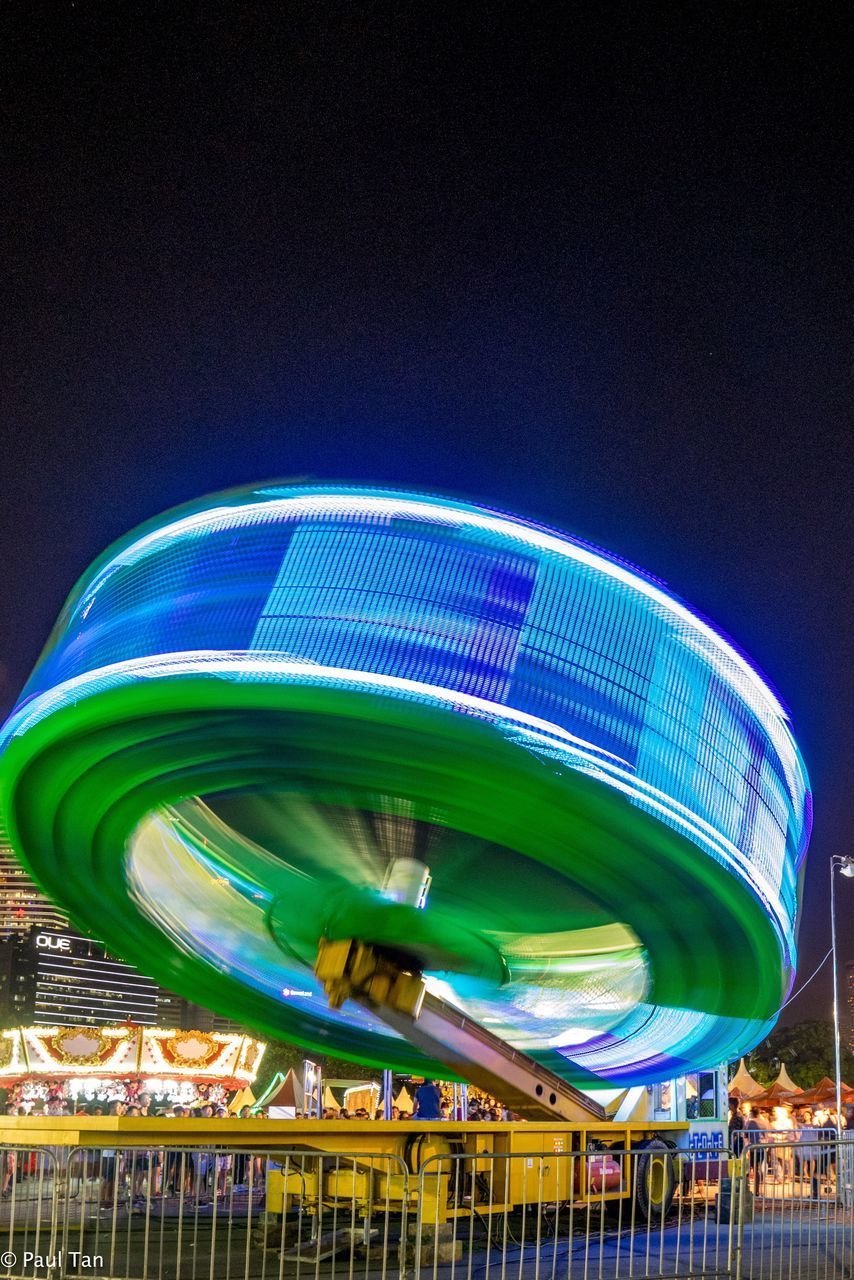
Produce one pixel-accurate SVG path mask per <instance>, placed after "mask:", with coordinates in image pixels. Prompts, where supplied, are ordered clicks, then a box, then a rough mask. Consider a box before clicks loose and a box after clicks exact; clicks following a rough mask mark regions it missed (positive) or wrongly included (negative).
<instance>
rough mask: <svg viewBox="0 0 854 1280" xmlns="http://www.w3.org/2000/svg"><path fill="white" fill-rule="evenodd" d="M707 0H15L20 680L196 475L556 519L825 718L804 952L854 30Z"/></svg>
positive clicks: (847, 378)
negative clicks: (277, 480) (662, 583)
mask: <svg viewBox="0 0 854 1280" xmlns="http://www.w3.org/2000/svg"><path fill="white" fill-rule="evenodd" d="M670 8H672V9H673V10H676V8H677V6H670ZM678 8H679V16H676V17H671V18H670V19H668V21H667V24H665V23H663V22H662V23H660V24H658V25H656V23H655V20H654V12H655V7H654V6H647V5H633V6H626V7H625V9H623V8H618V7H612V6H610V5H608V4H604V3H603V4H598V3H597V4H591V5H584V6H579V7H575V6H571V5H570V6H555V7H554V9H553V10H550V9H549V8H548V7H547V6H546V7H541V6H537V5H526V4H516V5H506V6H505V5H498V4H495V5H489V6H486V5H473V6H466V7H465V14H464V15H458V16H457V17H456V18H454V19H453V21H452V22H450V23H446V22H445V20H443V19H441V14H440V7H439V6H429V5H423V6H422V5H418V4H412V5H401V6H400V7H399V8H392V7H380V6H379V5H376V4H355V5H352V6H341V8H332V7H331V6H326V5H316V4H283V5H282V4H275V3H270V4H249V3H247V4H240V3H237V2H235V3H233V4H227V3H219V4H217V3H207V4H205V3H187V2H185V3H180V2H179V3H177V4H175V3H169V4H165V3H156V2H155V3H147V4H136V3H115V0H104V2H103V3H94V2H92V3H89V2H87V0H77V2H76V3H75V4H72V3H69V2H68V0H53V3H52V4H46V5H44V6H39V5H38V4H36V5H33V4H31V3H27V4H24V3H20V4H18V3H15V2H14V0H13V2H11V3H10V2H9V0H7V3H6V4H4V6H3V8H2V10H0V50H2V53H0V61H2V63H3V65H2V75H0V128H2V132H3V137H2V151H0V164H1V165H2V170H3V172H2V191H3V197H2V207H0V228H2V231H0V234H2V249H0V253H2V261H1V262H0V265H1V266H2V274H1V275H0V282H1V283H0V289H2V299H0V316H2V324H3V330H4V332H3V339H2V343H1V344H0V402H1V403H2V416H0V422H2V433H3V434H2V454H1V455H0V465H2V489H1V490H0V565H2V579H0V581H2V613H0V663H2V667H0V703H2V706H3V707H4V708H8V706H9V705H10V703H11V702H12V700H13V699H14V697H15V695H16V693H17V691H18V689H19V687H20V685H21V684H22V682H23V680H24V678H25V676H26V674H27V672H28V670H29V668H30V667H31V665H32V664H33V662H34V660H35V658H36V655H37V653H38V650H39V647H40V645H41V643H42V642H43V640H44V639H45V637H46V635H47V632H48V630H49V628H50V626H51V624H52V623H53V621H54V618H55V616H56V613H57V611H58V609H59V607H60V604H61V602H62V600H63V598H64V596H65V594H66V593H67V591H68V589H69V588H70V587H71V585H72V583H73V581H74V579H75V578H76V577H77V576H78V574H79V573H80V572H82V570H83V569H84V568H85V567H86V565H87V563H88V562H89V561H90V560H91V559H92V558H93V557H94V556H95V555H96V554H97V553H98V552H99V551H100V550H101V549H102V548H103V547H104V546H105V545H106V544H107V543H108V542H110V541H111V540H112V539H114V538H115V537H117V536H118V535H119V534H121V533H123V532H124V531H125V530H127V529H128V528H130V527H131V526H132V525H134V524H136V523H137V522H138V521H140V520H143V519H144V518H146V517H149V516H151V515H153V514H156V513H157V512H159V511H161V510H162V509H163V508H165V507H167V506H169V505H171V504H173V503H177V502H181V501H183V500H185V499H188V498H191V497H193V496H196V495H198V494H201V493H204V492H206V491H210V490H215V489H217V488H223V487H226V486H231V485H234V484H238V483H241V482H249V481H252V480H260V479H267V478H271V477H281V476H290V475H298V474H299V475H311V476H316V477H319V478H333V479H338V478H340V479H355V480H366V481H375V482H379V483H389V482H393V483H400V484H411V485H414V486H420V487H426V488H432V489H440V490H450V491H454V492H462V493H466V494H468V495H470V496H473V497H475V498H478V499H481V500H483V501H486V502H488V503H493V504H499V505H501V506H505V507H508V508H510V509H517V510H520V511H524V512H526V513H529V514H532V515H535V516H537V517H539V518H541V519H543V520H545V521H548V522H551V523H554V524H558V525H561V526H563V527H565V528H568V529H570V530H572V531H574V532H576V533H579V534H581V535H582V536H584V537H586V538H589V539H591V540H592V541H594V542H597V543H599V544H601V545H603V546H605V547H607V548H610V549H612V550H614V551H617V552H619V553H621V554H623V555H625V556H626V557H628V558H629V559H632V560H634V561H636V562H638V563H640V564H642V565H643V566H645V567H646V568H648V569H649V570H651V571H653V572H655V573H657V574H659V575H661V576H662V577H664V578H665V579H667V580H668V582H669V583H670V585H671V586H672V587H673V588H674V589H675V590H677V591H678V592H680V593H681V594H682V595H683V596H685V597H686V598H687V599H688V600H689V601H691V602H693V603H694V604H696V605H698V606H699V607H700V608H702V609H703V610H704V611H705V612H706V613H707V614H709V615H710V616H711V617H712V618H714V619H715V620H716V621H717V622H718V623H719V624H720V625H721V626H722V627H723V628H724V629H725V630H726V631H727V632H729V633H730V634H731V635H732V636H734V637H735V638H736V639H737V640H738V641H739V642H740V643H741V644H742V645H743V646H744V647H745V648H746V649H747V651H748V652H749V653H750V654H752V655H753V656H754V657H755V659H756V660H757V661H758V663H759V664H760V665H761V666H762V667H763V668H764V669H765V671H766V672H767V673H768V675H769V676H770V678H771V679H772V681H773V683H774V684H775V685H776V686H777V688H778V689H779V690H780V691H781V693H782V695H783V697H784V698H785V700H786V701H787V702H788V703H789V705H790V706H791V708H792V711H793V717H794V723H795V727H796V731H797V733H798V735H799V737H800V740H801V742H802V745H803V749H804V752H805V755H806V758H807V761H808V764H809V766H810V769H811V773H812V777H813V783H814V788H815V800H816V828H815V836H814V843H813V849H812V854H811V863H810V869H809V872H808V876H807V892H806V906H805V916H804V925H803V928H802V944H803V955H802V964H801V978H803V977H804V976H806V975H807V974H809V972H810V971H811V970H812V969H813V968H814V967H815V965H816V964H817V963H818V961H819V960H820V959H821V957H822V955H823V954H824V952H825V950H826V949H827V947H828V946H829V940H828V931H829V925H828V913H827V904H826V885H827V860H828V857H829V855H830V854H831V853H832V852H837V851H852V852H854V822H852V817H851V812H852V806H851V791H852V768H851V759H852V752H853V751H854V697H852V676H851V673H852V664H854V644H852V624H854V608H852V597H854V592H852V534H854V528H852V525H854V521H852V496H851V495H852V482H854V463H852V443H851V440H852V432H851V404H852V391H854V387H852V381H854V380H852V342H851V336H852V334H851V320H852V291H851V283H852V281H851V273H850V258H851V227H852V225H854V221H853V220H852V214H854V209H852V198H851V197H852V172H851V157H850V137H851V136H854V120H852V110H851V106H852V102H851V93H850V83H851V77H850V64H849V61H848V54H847V52H846V47H847V46H848V45H849V44H850V38H851V34H852V33H851V30H850V29H848V30H847V31H846V30H843V29H842V27H841V26H840V28H839V29H834V30H832V29H830V28H829V27H828V26H827V23H828V12H829V10H828V9H827V8H826V7H823V6H814V5H811V4H806V3H804V4H801V5H798V4H791V3H785V2H783V0H781V2H780V3H778V4H777V5H773V6H767V9H766V13H767V15H769V16H767V17H766V18H765V19H763V20H761V21H758V20H756V18H755V16H754V14H753V13H751V11H750V10H751V7H750V6H743V7H742V6H727V5H721V6H714V5H709V4H703V5H693V4H686V5H684V6H679V7H678ZM550 14H554V15H558V16H556V17H552V16H550ZM627 14H628V15H629V16H627ZM770 15H773V16H770ZM818 15H821V18H822V20H823V21H824V23H825V26H824V28H822V27H821V26H819V25H818V23H819V16H818ZM843 884H844V888H843V890H842V892H841V895H840V898H841V902H842V903H843V904H844V912H843V914H844V915H845V917H846V921H845V925H844V929H843V934H844V952H845V954H846V955H847V956H848V957H849V958H851V959H854V887H852V886H850V884H849V882H843ZM749 980H750V979H749V975H746V976H745V981H749ZM830 990H831V988H830V980H829V974H828V972H827V971H825V972H824V974H823V975H822V978H821V980H817V981H816V983H815V984H814V985H813V987H812V988H811V990H810V992H809V993H808V994H807V995H805V996H804V997H803V998H802V999H801V1000H799V1001H798V1002H796V1003H795V1005H793V1006H792V1009H791V1010H790V1011H789V1013H788V1014H787V1016H788V1017H790V1018H794V1017H804V1016H825V1015H826V1014H827V1013H828V1012H829V1005H830Z"/></svg>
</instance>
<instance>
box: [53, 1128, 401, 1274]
mask: <svg viewBox="0 0 854 1280" xmlns="http://www.w3.org/2000/svg"><path fill="white" fill-rule="evenodd" d="M408 1212H409V1182H408V1178H407V1175H406V1168H405V1166H404V1164H403V1161H402V1160H400V1159H399V1158H397V1157H395V1156H386V1155H377V1154H365V1155H358V1154H347V1155H344V1154H338V1155H335V1154H325V1153H322V1152H311V1151H291V1150H283V1149H276V1150H251V1149H243V1148H241V1149H234V1148H230V1149H226V1148H223V1147H215V1146H203V1147H202V1146H192V1147H191V1146H184V1147H165V1148H159V1149H155V1150H148V1149H141V1148H127V1149H119V1148H116V1149H104V1150H93V1149H91V1148H84V1147H77V1148H75V1149H74V1150H73V1151H72V1153H71V1157H70V1159H69V1162H68V1178H67V1182H66V1189H65V1197H64V1201H63V1212H62V1235H61V1238H62V1270H61V1272H57V1275H60V1274H61V1275H62V1276H63V1277H69V1278H70V1277H85V1276H88V1277H91V1276H92V1275H93V1274H95V1275H106V1276H109V1277H110V1278H111V1280H166V1278H167V1277H168V1278H169V1280H274V1278H275V1277H278V1278H279V1280H282V1278H283V1277H285V1276H287V1277H288V1280H301V1278H302V1277H305V1280H308V1278H309V1277H319V1276H320V1275H323V1276H325V1277H326V1276H328V1277H330V1278H333V1277H344V1276H346V1277H349V1278H353V1280H355V1278H356V1277H359V1276H360V1275H363V1276H365V1277H367V1276H368V1275H369V1274H370V1276H371V1277H372V1280H391V1278H392V1277H395V1280H397V1277H398V1276H399V1268H398V1262H397V1258H398V1242H399V1240H400V1239H404V1238H405V1235H406V1222H407V1214H408ZM93 1260H94V1261H93Z"/></svg>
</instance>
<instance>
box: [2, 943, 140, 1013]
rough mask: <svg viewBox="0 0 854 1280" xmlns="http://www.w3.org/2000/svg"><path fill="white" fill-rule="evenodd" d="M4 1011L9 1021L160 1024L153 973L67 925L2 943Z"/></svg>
mask: <svg viewBox="0 0 854 1280" xmlns="http://www.w3.org/2000/svg"><path fill="white" fill-rule="evenodd" d="M0 984H2V986H0V1012H2V1017H3V1021H4V1022H5V1023H6V1025H7V1026H9V1025H13V1026H34V1025H39V1026H57V1027H73V1026H100V1025H108V1024H115V1023H121V1022H125V1021H127V1020H128V1019H130V1020H131V1021H132V1022H136V1023H139V1024H140V1025H141V1026H154V1025H155V1024H156V1023H157V1020H158V1019H157V1015H158V996H159V994H160V990H159V988H158V986H157V984H156V983H155V982H154V981H153V979H151V978H147V977H145V976H144V975H143V974H141V973H138V972H137V970H136V969H134V968H133V966H132V965H129V964H126V963H125V962H124V961H123V960H118V959H116V958H115V957H114V956H111V955H109V954H108V953H107V952H106V951H105V949H104V947H103V946H102V945H101V943H99V942H95V941H94V940H93V939H92V938H84V937H82V936H81V935H80V934H76V933H72V932H70V931H69V930H64V931H59V930H47V929H40V928H38V927H36V928H33V929H31V930H30V932H29V934H28V935H27V936H26V937H23V938H22V937H12V938H8V939H7V940H6V941H5V942H3V943H2V944H0Z"/></svg>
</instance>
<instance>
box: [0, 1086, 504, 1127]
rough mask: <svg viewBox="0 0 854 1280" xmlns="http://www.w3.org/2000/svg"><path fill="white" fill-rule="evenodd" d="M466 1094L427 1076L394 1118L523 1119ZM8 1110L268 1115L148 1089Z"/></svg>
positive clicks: (328, 1115) (349, 1114)
mask: <svg viewBox="0 0 854 1280" xmlns="http://www.w3.org/2000/svg"><path fill="white" fill-rule="evenodd" d="M463 1096H464V1095H463V1094H462V1092H460V1095H459V1097H458V1100H457V1101H456V1105H455V1099H454V1094H453V1092H452V1091H451V1089H450V1088H449V1087H448V1086H447V1085H441V1084H439V1083H437V1082H436V1081H434V1080H425V1081H424V1083H423V1084H421V1085H419V1086H418V1087H417V1088H416V1089H415V1092H414V1096H413V1099H412V1107H411V1109H409V1108H407V1107H400V1106H397V1105H395V1106H393V1107H392V1109H391V1119H392V1120H425V1121H426V1120H471V1121H474V1120H485V1121H495V1120H518V1119H519V1116H517V1115H516V1114H515V1113H514V1112H512V1111H509V1110H508V1109H507V1108H506V1107H504V1106H503V1105H502V1103H501V1102H499V1101H498V1099H497V1098H493V1097H491V1096H490V1095H489V1094H485V1093H482V1092H480V1091H479V1090H476V1089H469V1090H468V1092H467V1096H466V1100H465V1104H463V1102H462V1098H463ZM6 1113H7V1115H30V1116H69V1115H77V1116H125V1117H127V1118H128V1119H130V1120H133V1119H140V1118H145V1117H150V1116H157V1117H160V1118H162V1119H176V1120H186V1119H190V1120H211V1119H220V1120H225V1119H232V1120H233V1119H246V1118H248V1117H250V1116H256V1117H264V1116H265V1115H266V1112H265V1111H264V1110H263V1109H258V1108H257V1107H256V1108H254V1109H253V1108H251V1107H248V1106H243V1107H241V1108H240V1109H239V1110H238V1111H236V1112H232V1111H230V1110H229V1108H228V1107H227V1106H225V1104H224V1103H212V1102H209V1101H205V1100H204V1099H199V1101H198V1103H197V1105H194V1106H180V1105H178V1104H177V1103H164V1104H163V1105H161V1106H157V1105H156V1104H155V1102H154V1100H153V1098H152V1096H151V1094H148V1093H140V1094H139V1095H138V1096H137V1097H136V1099H135V1100H134V1101H133V1102H121V1101H118V1100H113V1101H112V1102H90V1103H85V1104H80V1105H79V1106H74V1105H69V1104H68V1103H67V1102H65V1101H62V1100H61V1099H53V1100H49V1101H44V1100H43V1099H37V1100H36V1101H35V1102H33V1103H32V1104H31V1105H29V1106H24V1105H17V1106H14V1105H13V1106H8V1107H7V1108H6ZM313 1116H314V1113H313V1112H308V1111H303V1110H297V1111H295V1113H294V1116H293V1119H296V1120H302V1119H309V1118H313ZM285 1118H287V1117H285ZM383 1118H384V1112H383V1108H382V1107H379V1106H378V1107H375V1108H371V1109H369V1108H367V1107H364V1106H360V1107H353V1108H352V1109H351V1108H349V1107H347V1106H345V1105H341V1106H335V1107H332V1106H327V1107H323V1109H322V1112H321V1119H323V1120H382V1119H383Z"/></svg>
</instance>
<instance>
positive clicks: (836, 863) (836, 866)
mask: <svg viewBox="0 0 854 1280" xmlns="http://www.w3.org/2000/svg"><path fill="white" fill-rule="evenodd" d="M837 870H838V871H839V872H840V874H841V875H843V876H847V877H848V878H849V879H851V878H852V877H854V858H843V857H840V856H839V855H838V854H835V855H834V856H833V857H832V858H831V859H830V945H831V950H832V951H833V1047H834V1051H835V1057H836V1137H837V1139H838V1140H841V1138H842V1049H841V1044H840V1036H839V968H838V964H837V957H836V875H835V872H836V871H837ZM836 1167H837V1170H838V1169H839V1161H838V1160H837V1164H836Z"/></svg>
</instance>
